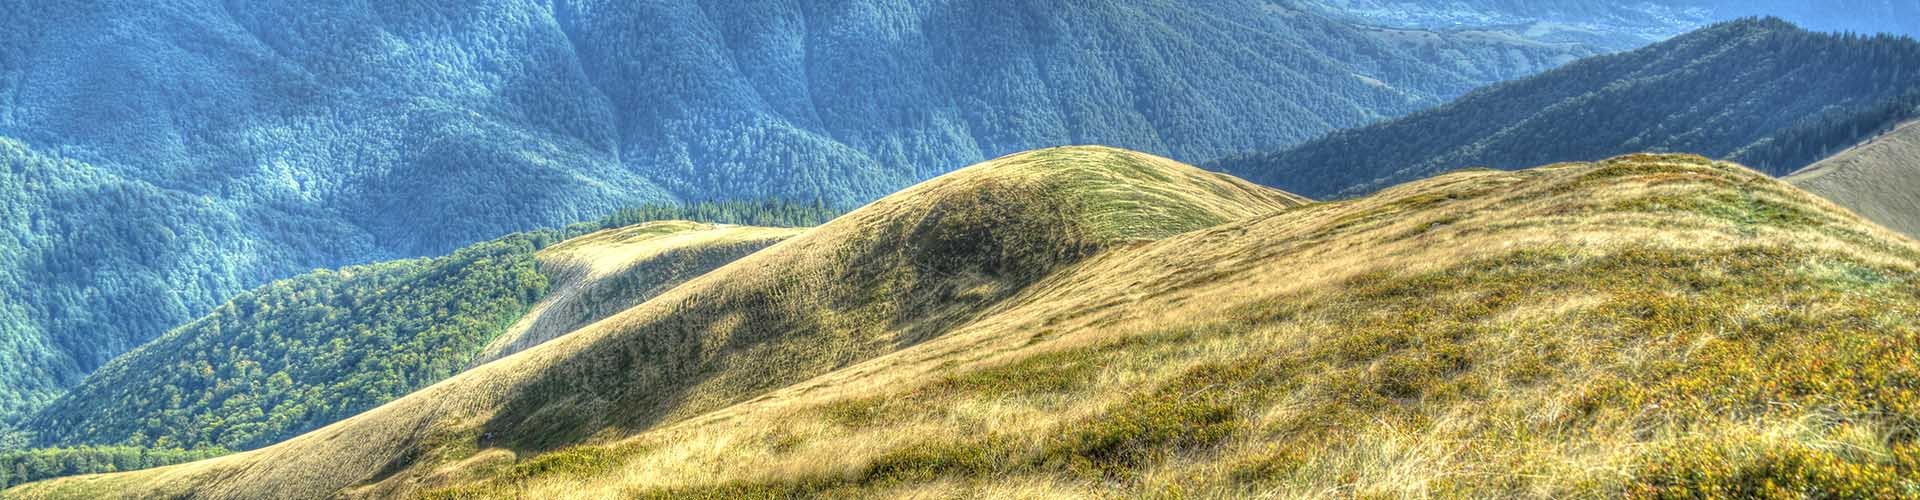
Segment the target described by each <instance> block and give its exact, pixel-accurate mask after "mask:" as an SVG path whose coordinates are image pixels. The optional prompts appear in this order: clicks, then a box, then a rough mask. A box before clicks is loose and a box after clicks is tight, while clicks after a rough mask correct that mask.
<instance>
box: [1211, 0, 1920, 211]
mask: <svg viewBox="0 0 1920 500" xmlns="http://www.w3.org/2000/svg"><path fill="white" fill-rule="evenodd" d="M1914 68H1920V42H1916V41H1915V40H1914V39H1913V38H1911V37H1893V36H1885V35H1882V36H1874V37H1860V36H1852V35H1829V34H1819V33H1812V32H1808V31H1806V30H1803V29H1800V28H1798V27H1796V26H1794V25H1792V24H1790V23H1787V22H1785V21H1782V20H1780V19H1778V18H1749V19H1744V20H1739V21H1732V22H1727V23H1722V24H1718V25H1715V26H1713V27H1710V28H1706V29H1703V30H1700V31H1696V32H1693V33H1690V34H1687V35H1683V36H1680V37H1677V38H1674V39H1672V40H1669V41H1667V42H1663V43H1660V44H1656V45H1653V46H1650V47H1647V48H1643V49H1640V50H1636V51H1632V52H1627V53H1622V54H1616V55H1610V56H1601V57H1596V58H1591V59H1586V60H1583V61H1581V62H1579V63H1575V64H1570V65H1568V66H1566V67H1562V68H1560V69H1557V70H1554V71H1550V72H1547V73H1543V74H1541V75H1539V76H1535V77H1530V78H1525V79H1521V80H1516V81H1513V82H1508V83H1503V84H1499V85H1494V86H1491V87H1488V88H1484V89H1481V90H1478V91H1475V92H1473V93H1470V94H1468V95H1466V96H1464V97H1462V98H1461V99H1459V100H1457V101H1455V102H1453V103H1450V104H1447V105H1445V106H1441V107H1439V108H1435V109H1432V110H1429V111H1424V112H1421V113H1416V114H1414V115H1411V116H1409V117H1406V118H1401V119H1397V120H1392V121H1388V122H1383V123H1380V124H1375V125H1370V126H1366V127H1362V128H1358V129H1351V130H1346V131H1341V132H1336V133H1333V134H1330V135H1328V136H1326V137H1323V138H1321V139H1317V140H1315V141H1312V142H1309V143H1307V144H1304V145H1301V146H1299V147H1296V148H1293V149H1288V150H1283V151H1278V152H1270V153H1253V154H1248V155H1243V156H1239V157H1236V158H1232V159H1227V160H1222V161H1218V162H1214V163H1211V164H1209V165H1208V167H1209V168H1213V169H1216V170H1222V171H1226V172H1228V173H1233V174H1236V175H1239V176H1242V177H1245V178H1248V179H1252V180H1255V181H1256V182H1262V183H1266V184H1268V185H1273V186H1278V187H1281V188H1283V189H1288V190H1291V191H1295V192H1300V193H1303V194H1306V195H1308V196H1320V197H1328V196H1351V195H1356V194H1361V193H1365V192H1368V191H1371V190H1375V189H1380V188H1382V187H1384V186H1387V185H1392V184H1394V183H1397V182H1403V181H1406V180H1409V179H1413V178H1418V177H1422V176H1427V175H1433V174H1436V173H1439V172H1442V171H1446V170H1450V169H1457V168H1469V167H1491V168H1499V169H1514V168H1524V167H1526V166H1528V165H1540V164H1547V163H1553V162H1558V161H1593V160H1597V159H1600V158H1606V157H1611V156H1614V155H1619V154H1626V153H1630V152H1635V151H1647V150H1657V151H1682V152H1689V153H1699V154H1705V155H1708V156H1713V157H1724V158H1729V159H1733V160H1736V161H1742V162H1743V163H1748V164H1751V165H1753V166H1754V167H1756V168H1761V169H1763V170H1765V171H1768V172H1770V173H1774V174H1786V173H1788V172H1790V171H1792V170H1797V169H1799V168H1800V167H1802V166H1804V165H1805V164H1808V163H1811V162H1813V161H1817V160H1818V159H1819V158H1820V157H1821V156H1822V153H1823V152H1830V151H1834V150H1838V149H1841V148H1845V147H1847V146H1851V145H1853V144H1855V143H1857V142H1858V141H1860V140H1862V139H1865V138H1866V137H1868V136H1870V135H1871V133H1872V132H1873V131H1874V130H1877V129H1880V128H1882V127H1887V126H1891V125H1893V124H1895V123H1898V122H1899V121H1904V120H1906V119H1908V118H1910V117H1912V116H1913V114H1914V113H1915V112H1916V111H1914V110H1915V109H1917V108H1915V105H1916V104H1920V86H1916V85H1914V84H1912V82H1913V81H1916V79H1915V77H1914V75H1912V74H1910V73H1914V72H1915V71H1916V70H1915V69H1914Z"/></svg>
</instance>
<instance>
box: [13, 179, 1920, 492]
mask: <svg viewBox="0 0 1920 500" xmlns="http://www.w3.org/2000/svg"><path fill="white" fill-rule="evenodd" d="M1040 207H1045V208H1044V209H1041V208H1040ZM984 228H992V229H993V230H991V231H987V230H984ZM933 257H937V259H929V258H933ZM939 263H951V264H944V266H946V267H941V266H943V264H939ZM916 264H918V265H916ZM1917 266H1920V248H1916V246H1915V245H1914V244H1913V243H1912V240H1908V239H1904V238H1900V237H1897V236H1896V235H1894V234H1893V233H1891V232H1888V231H1886V230H1884V229H1881V228H1879V227H1878V226H1874V225H1871V224H1868V223H1867V222H1866V221H1864V220H1862V219H1860V218H1858V217H1856V216H1854V215H1852V214H1850V213H1848V212H1845V211H1843V210H1840V209H1839V208H1837V207H1835V206H1834V205H1832V204H1830V203H1828V202H1826V201H1824V200H1822V199H1820V198H1817V197H1815V196H1812V195H1810V194H1807V193H1805V192H1802V191H1800V190H1798V189H1796V188H1793V187H1791V186H1789V185H1787V184H1784V183H1782V182H1779V181H1776V180H1774V179H1772V178H1770V177H1768V176H1766V175H1764V174H1761V173H1758V172H1755V171H1752V170H1748V169H1745V168H1742V167H1739V166H1735V165H1731V164H1727V163H1719V162H1713V161H1709V160H1706V159H1704V158H1699V157H1692V156H1676V155H1637V156H1628V157H1621V158H1615V159H1611V160H1606V161H1602V162H1597V163H1573V164H1560V165H1554V166H1549V167H1542V168H1536V169H1531V170H1525V171H1519V172H1502V171H1489V170H1480V171H1469V172H1461V173H1454V174H1448V175H1444V176H1440V177H1436V178H1432V179H1428V180H1423V181H1419V182H1415V183H1411V184H1407V185H1403V186H1399V187H1395V188H1392V189H1388V190H1384V191H1381V192H1379V193H1377V194H1374V195H1372V196H1368V197H1364V198H1357V199H1352V200H1347V201H1341V202H1334V203H1318V204H1307V205H1301V204H1299V200H1298V199H1297V198H1292V197H1288V196H1284V195H1280V194H1278V193H1274V192H1271V191H1263V190H1261V189H1260V188H1257V187H1253V186H1251V185H1247V184H1244V183H1239V182H1237V181H1233V180H1231V179H1227V178H1222V177H1213V176H1208V175H1206V174H1203V173H1200V172H1197V171H1192V170H1190V169H1187V168H1184V167H1180V166H1177V165H1174V164H1171V163H1167V162H1163V161H1159V160H1155V159H1152V158H1150V157H1144V156H1140V155H1133V154H1127V153H1122V152H1118V151H1114V150H1105V149H1076V150H1050V151H1042V152H1036V153H1031V154H1027V155H1021V156H1015V157H1010V158H1006V159H1002V160H998V161H996V162H992V163H989V164H986V165H983V166H980V167H974V168H970V169H966V170H962V171H960V172H957V173H955V174H953V175H950V176H946V177H943V178H941V179H938V180H935V181H932V182H930V183H927V184H925V185H922V186H919V187H916V188H914V189H911V190H908V191H907V192H903V193H901V194H900V195H897V196H894V197H889V198H887V199H885V200H882V201H880V202H878V203H876V204H874V205H872V206H869V207H867V208H865V209H862V210H860V211H856V212H854V213H852V214H849V215H847V216H846V217H843V218H841V219H839V220H836V221H835V222H833V223H830V224H828V225H825V226H822V227H820V228H817V229H814V230H811V231H809V232H807V233H805V234H802V235H800V236H797V237H795V238H793V239H791V240H788V241H785V242H783V243H780V244H777V245H775V246H773V247H770V248H768V249H767V250H764V251H762V252H759V253H756V254H754V255H752V256H749V257H747V258H744V259H742V260H740V261H737V262H735V263H734V264H731V265H729V266H726V267H723V268H721V269H719V270H717V271H715V272H714V273H711V274H708V275H706V276H703V277H701V278H698V279H695V280H693V281H691V282H689V283H687V284H685V285H683V286H681V287H679V288H677V289H675V290H674V291H671V292H668V293H667V294H665V295H662V296H660V297H657V298H655V299H654V300H652V301H649V302H648V303H646V304H643V305H641V306H639V307H637V308H635V309H632V310H629V311H627V312H625V313H622V314H620V315H618V316H615V317H613V318H610V319H608V320H606V321H602V322H600V323H597V324H595V325H593V326H589V327H587V328H586V329H584V330H582V331H580V332H577V333H575V334H573V335H569V336H567V337H564V338H562V339H559V340H556V341H553V342H549V343H547V344H545V345H542V346H540V347H537V348H534V349H531V350H528V351H525V352H522V353H520V354H517V355H515V356H512V357H509V358H506V359H504V360H502V361H500V362H496V363H492V364H489V365H486V366H482V367H480V368H478V369H476V370H474V371H472V372H468V373H466V374H463V375H460V376H457V377H455V378H453V379H451V380H449V381H448V382H445V383H442V384H439V385H436V386H434V387H431V388H428V389H426V390H424V391H422V392H420V393H416V394H414V395H410V396H408V397H406V398H402V399H400V400H398V401H396V402H394V403H392V404H389V405H386V406H383V407H381V408H379V409H376V410H374V411H371V412H369V413H367V414H363V415H361V416H358V417H355V418H352V419H349V420H347V421H345V422H342V423H340V424H336V425H334V426H330V427H328V428H324V429H321V430H319V431H316V432H314V433H310V434H307V435H305V436H302V437H299V438H296V439H293V440H291V441H288V442H286V443H282V444H280V445H276V446H273V447H269V448H266V449H263V450H260V451H258V452H254V453H250V454H245V455H236V456H231V457H225V458H221V459H216V460H211V461H206V462H197V463H193V464H186V465H181V466H174V467H167V468H161V469H155V470H151V471H145V472H139V473H132V474H114V475H105V476H89V477H80V478H70V479H64V480H57V481H52V482H46V483H37V484H33V485H28V486H26V487H22V488H17V489H13V490H10V491H8V493H9V494H10V495H15V496H20V497H24V498H37V497H41V496H59V495H81V496H84V495H103V494H134V495H157V496H166V495H176V494H184V493H186V492H193V493H195V494H200V495H212V496H317V495H328V494H335V493H344V494H347V495H349V496H381V497H387V496H400V495H420V496H426V497H436V498H452V497H471V496H482V497H486V496H498V497H514V496H521V497H544V496H553V495H606V496H623V497H709V498H736V497H791V496H834V497H838V496H852V495H925V496H956V495H957V496H1076V495H1077V496H1090V495H1121V496H1151V495H1174V496H1181V495H1185V496H1203V497H1241V496H1250V495H1282V496H1286V495H1302V496H1313V495H1327V494H1335V495H1360V496H1368V495H1414V496H1420V495H1438V496H1473V497H1510V496H1609V497H1610V496H1648V497H1653V496H1682V497H1685V496H1689V495H1695V496H1711V495H1731V496H1759V495H1786V496H1802V495H1807V496H1816V497H1819V496H1832V497H1874V496H1899V495H1903V494H1908V493H1910V492H1911V491H1913V489H1914V488H1916V487H1920V485H1916V484H1914V482H1913V480H1912V479H1911V478H1913V477H1920V475H1917V474H1920V444H1916V442H1915V437H1914V436H1916V435H1920V433H1917V432H1916V430H1917V429H1920V420H1916V418H1915V417H1914V416H1915V415H1920V394H1916V390H1917V389H1920V388H1917V387H1915V386H1914V385H1913V384H1912V383H1911V382H1912V381H1913V380H1917V379H1920V367H1916V366H1914V365H1913V364H1912V363H1910V362H1909V361H1910V360H1911V359H1914V356H1915V354H1916V352H1920V325H1916V324H1915V322H1914V319H1913V318H1915V317H1920V267H1917ZM775 360H779V361H775ZM1903 492H1905V493H1903Z"/></svg>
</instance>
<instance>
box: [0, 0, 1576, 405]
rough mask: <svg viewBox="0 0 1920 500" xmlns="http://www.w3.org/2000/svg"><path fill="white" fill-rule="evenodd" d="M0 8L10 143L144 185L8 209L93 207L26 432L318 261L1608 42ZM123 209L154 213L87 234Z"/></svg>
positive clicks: (158, 6) (1271, 114)
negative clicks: (213, 314) (61, 402)
mask: <svg viewBox="0 0 1920 500" xmlns="http://www.w3.org/2000/svg"><path fill="white" fill-rule="evenodd" d="M0 18H4V19H7V20H8V26H7V29H6V30H0V136H6V137H10V138H11V140H9V141H8V145H7V146H5V147H7V148H9V150H10V153H9V154H11V151H12V150H15V149H22V150H32V151H35V152H36V153H34V155H35V156H37V157H44V158H49V159H53V160H51V161H69V160H70V161H75V162H79V163H81V164H83V165H86V166H87V167H86V168H83V169H80V170H81V171H71V169H50V170H43V171H40V172H38V173H36V174H33V175H35V176H46V177H35V178H36V179H39V182H42V183H43V185H53V186H68V185H79V186H92V187H90V188H89V189H102V190H105V188H100V187H99V186H103V185H104V186H133V187H127V188H124V189H125V191H123V192H122V193H121V194H106V193H104V192H103V193H100V194H98V195H90V196H79V195H77V194H72V193H70V194H67V195H58V196H51V197H38V196H28V197H21V198H17V199H10V200H8V204H9V205H15V206H14V207H10V209H14V210H19V211H26V212H33V213H50V214H64V213H66V212H73V213H75V214H74V215H71V216H69V215H49V216H46V217H42V218H40V219H32V220H31V221H28V220H25V219H21V221H22V222H21V223H19V224H18V225H16V226H15V230H14V234H13V235H12V237H11V238H10V239H9V241H7V242H4V244H0V255H39V254H47V255H51V256H54V257H57V258H50V259H49V260H50V261H52V262H48V264H51V265H48V266H44V267H30V268H28V269H26V270H24V271H22V273H23V274H22V275H21V276H23V277H22V278H21V279H22V280H23V283H22V284H19V285H18V286H13V285H8V286H4V287H0V310H4V311H0V314H5V315H12V316H20V318H19V319H18V320H15V319H12V318H9V319H7V320H6V321H7V322H8V323H11V324H8V325H6V326H5V328H7V329H8V331H6V332H0V343H4V344H5V345H4V348H5V349H9V350H12V351H15V352H21V353H22V354H21V356H20V357H19V358H17V359H22V360H25V362H23V363H21V364H20V365H19V366H8V367H5V368H0V387H4V388H7V389H8V390H7V391H6V392H9V393H12V394H0V421H5V420H9V419H11V416H12V415H17V414H18V413H19V410H16V409H31V408H32V407H35V406H37V405H40V404H44V403H45V402H46V401H47V400H50V399H51V398H52V397H53V396H55V395H57V394H58V393H59V391H60V390H63V389H65V388H67V387H69V386H71V385H72V384H73V383H76V382H78V381H79V380H80V379H81V378H82V377H84V376H85V375H86V374H87V373H90V372H92V371H93V370H94V369H96V368H98V367H99V366H100V365H101V364H102V363H104V362H106V360H108V359H111V358H112V357H113V356H115V355H118V354H121V353H123V352H125V351H126V350H127V349H131V348H132V347H134V346H138V345H140V344H142V343H144V342H146V341H148V340H151V339H153V338H156V337H158V336H159V335H160V334H162V333H164V332H166V331H168V330H169V329H171V328H173V327H176V326H178V325H180V324H181V323H183V322H185V321H188V320H191V319H193V318H196V317H199V316H201V315H204V314H206V313H207V312H209V311H211V310H212V308H213V307H215V306H218V305H219V304H221V303H223V302H224V301H225V300H227V299H228V298H231V297H232V296H234V295H235V294H237V293H239V292H241V291H244V290H247V289H251V288H253V287H256V286H260V285H263V284H265V283H266V282H268V281H270V280H273V279H279V278H285V277H291V276H293V275H295V274H298V273H302V272H306V271H308V270H312V269H317V268H337V267H341V266H345V265H352V264H361V263H369V262H380V261H386V260H395V259H402V258H414V257H420V256H433V255H444V254H446V253H448V252H451V251H453V250H455V249H458V248H460V247H463V246H465V245H468V244H471V243H475V242H478V241H482V240H486V239H491V238H495V237H498V236H499V235H502V234H508V233H512V232H515V231H523V230H530V229H535V228H542V227H553V226H557V225H560V224H565V223H570V222H574V221H580V220H589V219H593V218H596V217H600V216H602V215H606V214H608V213H611V212H613V211H614V210H616V209H619V208H622V207H629V206H634V205H639V204H645V203H657V202H677V201H702V200H716V199H766V198H779V199H787V200H795V201H811V200H823V201H825V202H827V204H829V205H832V206H838V207H851V206H857V205H858V204H860V203H865V202H867V201H870V200H872V199H874V198H878V197H879V196H882V195H885V194H887V193H890V192H893V191H895V190H898V189H900V188H903V187H906V186H908V185H909V184H912V183H913V182H915V181H918V180H921V179H925V178H928V177H931V176H933V175H937V174H940V173H944V172H947V171H950V170H952V169H954V168H957V167H960V166H963V165H967V164H970V163H973V162H975V161H979V160H984V159H986V158H991V157H995V156H999V155H1002V154H1006V153H1011V152H1015V151H1021V150H1026V149H1031V148H1037V147H1044V146H1053V145H1063V144H1070V143H1083V142H1098V143H1111V144H1120V145H1127V146H1132V147H1136V148H1140V149H1145V150H1149V151H1156V152H1161V153H1167V154H1177V155H1180V156H1181V157H1185V158H1194V159H1206V158H1212V157H1216V156H1220V155H1222V154H1226V153H1228V152H1234V151H1243V150H1250V149H1264V148H1273V147H1279V146H1281V145H1289V144H1294V143H1298V142H1300V141H1303V140H1305V139H1307V138H1309V137H1313V136H1315V135H1318V134H1321V133H1324V132H1326V131H1330V130H1333V129H1335V128H1339V127H1348V126H1355V125H1359V124H1363V123H1368V122H1371V121H1374V120H1378V119H1382V118H1386V117H1391V116H1399V115H1403V114H1406V113H1408V112H1412V111H1414V110H1417V109H1421V108H1424V107H1427V106H1431V105H1434V104H1437V103H1440V102H1443V101H1444V100H1446V99H1449V98H1451V97H1453V96H1456V95H1458V94H1460V93H1463V92H1466V91H1467V90H1469V89H1471V88H1474V87H1477V86H1479V85H1483V84H1486V83H1489V82H1494V81H1500V80H1505V79H1509V78H1513V77H1517V76H1521V75H1526V74H1531V73H1534V72H1538V71H1540V70H1544V69H1546V68H1550V67H1553V66H1556V65H1558V64H1561V63H1564V62H1566V61H1569V60H1572V59H1573V58H1575V57H1578V56H1582V55H1587V54H1592V53H1594V52H1595V51H1594V49H1590V48H1586V47H1582V46H1578V45H1569V44H1546V43H1536V42H1528V41H1519V40H1497V39H1483V38H1478V37H1456V36H1452V35H1450V34H1445V33H1439V34H1430V35H1431V36H1426V37H1422V41H1420V42H1418V43H1407V42H1403V41H1401V40H1398V39H1388V38H1383V37H1382V36H1381V35H1380V34H1379V33H1376V32H1373V31H1371V30H1367V29H1363V28H1361V27H1357V26H1355V25H1353V24H1352V23H1351V22H1349V21H1344V20H1338V19H1333V18H1330V17H1328V16H1325V15H1320V14H1315V13H1311V12H1304V11H1288V10H1286V9H1275V8H1272V6H1271V5H1269V4H1268V2H1265V1H1261V0H1228V1H1221V2H1205V3H1189V2H1166V1H1159V0H1129V1H1125V2H1063V1H1058V0H1021V1H1017V2H993V1H980V0H968V1H958V2H938V3H927V2H913V1H907V0H879V1H862V0H834V1H794V0H782V1H775V2H760V3H754V4H750V5H749V4H743V3H740V2H733V1H715V0H706V1H699V2H681V3H674V4H667V5H656V4H652V3H634V2H617V1H603V0H565V1H545V0H485V1H470V0H409V1H401V2H359V3H347V4H332V5H316V4H314V3H313V2H302V1H288V0H273V1H260V2H251V3H247V4H245V5H239V4H234V3H231V2H220V1H214V0H157V1H150V2H39V1H7V2H0ZM1428 54H1447V55H1448V57H1446V58H1444V59H1443V60H1430V59H1431V58H1429V57H1427V55H1428ZM1253 123H1259V124H1265V125H1262V126H1246V124H1253ZM34 161H36V162H38V161H41V160H34ZM9 164H10V165H14V164H17V161H15V160H13V159H11V158H10V159H9ZM15 168H20V167H17V166H16V167H15ZM76 189H78V188H76ZM76 196H78V197H76ZM114 196H120V197H123V198H124V199H125V200H132V201H131V202H127V203H122V201H123V198H114ZM69 200H74V201H69ZM69 203H80V204H84V206H75V205H71V204H69ZM109 206H110V207H114V210H116V213H121V214H124V216H125V219H126V220H129V221H151V223H146V222H141V223H138V224H133V223H128V222H124V221H120V220H105V221H102V220H93V219H88V218H87V217H90V216H89V215H85V214H91V213H93V212H92V210H94V208H93V207H109ZM49 218H58V219H59V220H57V221H49V220H48V219H49ZM82 221H84V222H82ZM108 229H111V230H113V231H115V232H114V234H113V235H112V236H113V238H114V241H93V242H89V243H87V244H73V243H75V242H74V241H72V240H73V239H75V238H87V237H92V236H93V235H94V233H95V232H97V231H104V230H108ZM135 242H138V243H139V244H137V245H136V244H134V243H135ZM49 249H53V250H49ZM56 266H57V267H56ZM43 271H44V272H43ZM54 274H57V276H50V275H54ZM155 277H162V278H164V279H159V280H156V279H155ZM34 283H58V284H59V285H58V286H52V287H41V286H34V285H33V284H34ZM102 318H105V319H102ZM43 350H45V351H50V352H37V351H43ZM29 351H34V352H29Z"/></svg>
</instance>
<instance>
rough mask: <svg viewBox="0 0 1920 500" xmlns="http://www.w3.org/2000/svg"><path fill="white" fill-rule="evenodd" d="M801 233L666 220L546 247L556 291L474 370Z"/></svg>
mask: <svg viewBox="0 0 1920 500" xmlns="http://www.w3.org/2000/svg"><path fill="white" fill-rule="evenodd" d="M800 232H801V231H800V230H798V229H779V228H764V227H746V226H728V225H714V224H703V223H698V222H688V221H660V222H649V223H645V224H639V225H634V226H629V227H624V228H618V229H607V230H604V231H598V232H594V233H591V234H587V235H584V236H580V237H577V238H574V239H571V240H567V241H565V242H561V243H560V244H557V245H554V246H552V247H548V248H547V249H545V250H541V251H540V254H539V255H538V259H539V262H540V269H541V272H543V273H545V274H546V275H547V277H548V279H549V280H550V281H551V282H552V283H553V289H552V291H551V292H550V293H548V295H547V297H546V298H545V299H542V300H541V301H540V303H538V304H535V305H534V307H533V310H532V311H530V312H528V313H527V315H526V316H525V317H522V318H521V319H520V321H518V322H515V323H514V324H513V326H512V327H509V328H508V329H507V331H506V332H505V333H503V334H501V335H500V337H499V338H496V339H494V341H493V342H492V343H491V344H489V345H488V346H487V347H486V349H485V350H483V351H482V352H481V354H480V355H479V356H478V357H477V358H476V359H475V361H474V363H473V364H474V366H479V365H482V364H486V363H488V362H491V361H494V360H497V359H500V358H504V357H507V356H509V355H512V354H513V353H517V352H520V351H524V350H527V349H529V348H532V347H533V346H536V345H540V344H543V343H546V342H547V341H550V340H553V339H556V338H559V337H560V336H561V335H565V334H567V333H569V332H573V331H576V330H579V329H580V328H582V327H585V326H587V325H588V324H591V323H593V322H595V321H599V320H602V319H606V318H607V317H610V316H613V315H614V314H617V313H619V312H621V311H625V310H627V309H630V308H633V306H637V305H640V304H642V303H645V302H646V301H648V300H652V299H653V298H654V297H658V296H659V295H660V294H662V293H666V292H667V290H672V289H673V288H674V287H678V286H680V285H681V284H682V283H686V282H687V281H688V280H692V279H694V278H698V277H700V276H701V275H704V274H706V273H708V272H711V271H713V270H714V269H717V268H719V267H720V266H723V265H726V264H727V263H730V262H733V261H735V260H739V259H740V258H741V257H745V256H747V255H750V254H752V253H754V252H758V251H760V250H761V249H764V248H766V247H769V246H772V245H773V244H774V243H779V242H781V241H784V240H786V239H787V238H792V237H793V236H795V235H798V234H800Z"/></svg>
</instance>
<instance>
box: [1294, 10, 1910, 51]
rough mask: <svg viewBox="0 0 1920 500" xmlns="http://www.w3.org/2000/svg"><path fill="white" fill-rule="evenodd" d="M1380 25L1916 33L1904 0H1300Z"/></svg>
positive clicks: (1606, 33)
mask: <svg viewBox="0 0 1920 500" xmlns="http://www.w3.org/2000/svg"><path fill="white" fill-rule="evenodd" d="M1305 3H1307V4H1308V5H1312V6H1315V7H1318V8H1320V9H1321V10H1322V11H1323V12H1328V13H1330V14H1333V15H1336V16H1349V17H1352V18H1356V19H1361V20H1363V21H1365V22H1369V23H1374V24H1378V25H1381V26H1384V27H1396V28H1416V29H1430V30H1445V31H1463V32H1464V31H1480V32H1489V33H1501V34H1505V35H1508V36H1515V37H1520V38H1526V39H1531V40H1539V41H1577V42H1580V43H1586V44H1590V45H1595V46H1603V47H1613V48H1618V49H1632V48H1637V47H1639V46H1642V45H1646V44H1648V43H1652V42H1657V41H1661V40H1665V39H1666V38H1668V37H1671V36H1674V35H1678V34H1681V33H1685V32H1687V31H1692V30H1694V29H1698V28H1701V27H1704V26H1706V25H1709V24H1713V23H1715V22H1719V21H1727V20H1732V19H1735V18H1740V17H1747V16H1777V17H1781V18H1784V19H1786V20H1788V21H1791V22H1794V23H1797V24H1799V25H1801V26H1805V27H1807V28H1808V29H1811V30H1814V31H1829V32H1854V33H1868V34H1871V33H1897V34H1904V35H1920V2H1913V1H1911V0H1446V1H1431V0H1305Z"/></svg>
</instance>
